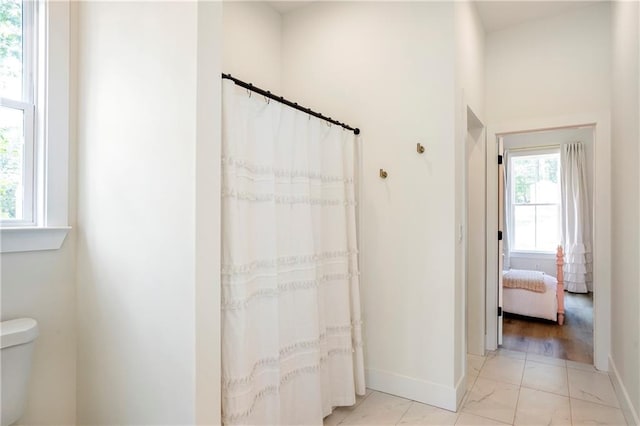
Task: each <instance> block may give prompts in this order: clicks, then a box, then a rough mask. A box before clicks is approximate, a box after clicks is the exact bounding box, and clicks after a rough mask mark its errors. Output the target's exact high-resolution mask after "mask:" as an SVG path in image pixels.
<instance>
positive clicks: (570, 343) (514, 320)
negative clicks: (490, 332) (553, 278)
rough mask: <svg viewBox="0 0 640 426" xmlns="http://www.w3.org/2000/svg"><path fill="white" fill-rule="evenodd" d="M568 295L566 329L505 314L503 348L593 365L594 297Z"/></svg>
mask: <svg viewBox="0 0 640 426" xmlns="http://www.w3.org/2000/svg"><path fill="white" fill-rule="evenodd" d="M564 294H565V297H564V303H565V313H566V316H565V323H564V325H563V326H559V325H558V324H556V323H555V322H551V321H547V320H541V319H536V318H528V317H522V316H519V315H513V314H508V313H505V316H504V322H503V330H502V347H503V348H504V349H510V350H513V351H520V352H528V353H534V354H538V355H544V356H549V357H554V358H562V359H568V360H571V361H577V362H584V363H587V364H593V293H589V294H577V293H569V292H565V293H564Z"/></svg>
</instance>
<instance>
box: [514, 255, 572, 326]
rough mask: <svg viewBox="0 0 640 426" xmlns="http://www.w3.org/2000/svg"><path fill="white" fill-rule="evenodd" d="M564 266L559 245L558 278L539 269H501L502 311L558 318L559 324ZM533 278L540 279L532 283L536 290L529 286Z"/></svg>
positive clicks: (562, 314)
mask: <svg viewBox="0 0 640 426" xmlns="http://www.w3.org/2000/svg"><path fill="white" fill-rule="evenodd" d="M563 265H564V255H563V252H562V247H561V246H558V251H557V253H556V267H557V279H556V278H554V277H552V276H550V275H546V274H543V273H541V272H538V271H520V270H509V271H503V291H502V310H503V311H504V312H509V313H512V314H517V315H524V316H528V317H534V318H542V319H547V320H551V321H557V322H558V324H559V325H562V324H564V279H563V272H562V266H563ZM534 279H535V280H536V281H539V282H536V283H535V286H538V287H536V290H535V291H533V290H532V289H530V288H531V287H533V285H534V284H533V283H532V281H533V280H534ZM539 279H541V281H540V280H539ZM542 283H544V285H542ZM508 286H511V287H508ZM515 287H518V288H515Z"/></svg>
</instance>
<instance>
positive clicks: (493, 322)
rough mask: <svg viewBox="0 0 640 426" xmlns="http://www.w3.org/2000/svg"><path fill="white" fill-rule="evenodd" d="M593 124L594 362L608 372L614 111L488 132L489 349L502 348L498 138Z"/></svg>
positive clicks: (547, 119)
mask: <svg viewBox="0 0 640 426" xmlns="http://www.w3.org/2000/svg"><path fill="white" fill-rule="evenodd" d="M589 125H594V131H595V138H594V140H595V143H594V188H593V199H594V200H597V202H595V203H593V230H594V232H593V251H594V253H593V258H594V263H593V282H594V286H595V291H594V306H593V310H594V324H593V325H594V327H593V328H594V330H593V336H594V361H595V362H594V364H595V366H596V368H597V369H598V370H602V371H608V370H609V367H608V364H609V360H608V355H609V351H610V347H611V332H610V330H611V118H610V113H609V111H597V112H586V113H580V114H573V115H567V116H557V117H538V118H532V119H526V120H521V121H514V122H510V123H499V124H496V125H491V126H489V127H488V128H487V218H486V219H487V298H486V301H487V317H486V321H487V339H486V340H487V347H486V349H487V350H493V349H496V348H497V339H498V337H497V335H498V333H497V331H498V330H497V328H498V325H497V316H496V312H497V309H498V306H497V300H496V297H489V295H491V294H497V291H498V290H497V281H498V276H497V272H498V271H497V269H496V267H495V265H497V264H498V260H497V256H498V245H497V243H498V241H497V238H496V235H497V233H498V220H497V217H498V211H497V208H498V207H497V206H498V191H497V184H495V182H497V179H498V174H497V173H498V168H497V167H496V158H497V155H498V153H497V148H496V140H497V139H496V136H497V135H503V134H507V133H523V132H530V131H535V130H540V129H561V128H567V127H579V126H589Z"/></svg>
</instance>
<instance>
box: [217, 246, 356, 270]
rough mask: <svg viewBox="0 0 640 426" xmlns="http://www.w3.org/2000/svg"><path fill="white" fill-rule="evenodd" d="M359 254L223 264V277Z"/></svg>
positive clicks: (334, 252) (320, 255)
mask: <svg viewBox="0 0 640 426" xmlns="http://www.w3.org/2000/svg"><path fill="white" fill-rule="evenodd" d="M356 254H358V251H357V250H348V251H329V252H323V253H317V254H309V255H306V256H282V257H278V258H276V259H265V260H256V261H253V262H251V263H245V264H237V265H234V264H224V263H223V264H222V267H221V269H222V275H241V274H248V273H251V272H254V271H255V270H257V269H264V268H275V267H284V266H295V265H304V264H309V263H316V262H319V261H325V260H335V259H340V258H348V257H350V256H354V255H356Z"/></svg>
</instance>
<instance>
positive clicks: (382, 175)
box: [380, 169, 388, 179]
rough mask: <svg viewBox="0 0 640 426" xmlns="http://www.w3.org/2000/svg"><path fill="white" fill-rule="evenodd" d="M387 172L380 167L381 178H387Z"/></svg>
mask: <svg viewBox="0 0 640 426" xmlns="http://www.w3.org/2000/svg"><path fill="white" fill-rule="evenodd" d="M387 175H388V174H387V172H386V171H385V170H384V169H380V177H381V178H382V179H386V178H387Z"/></svg>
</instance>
